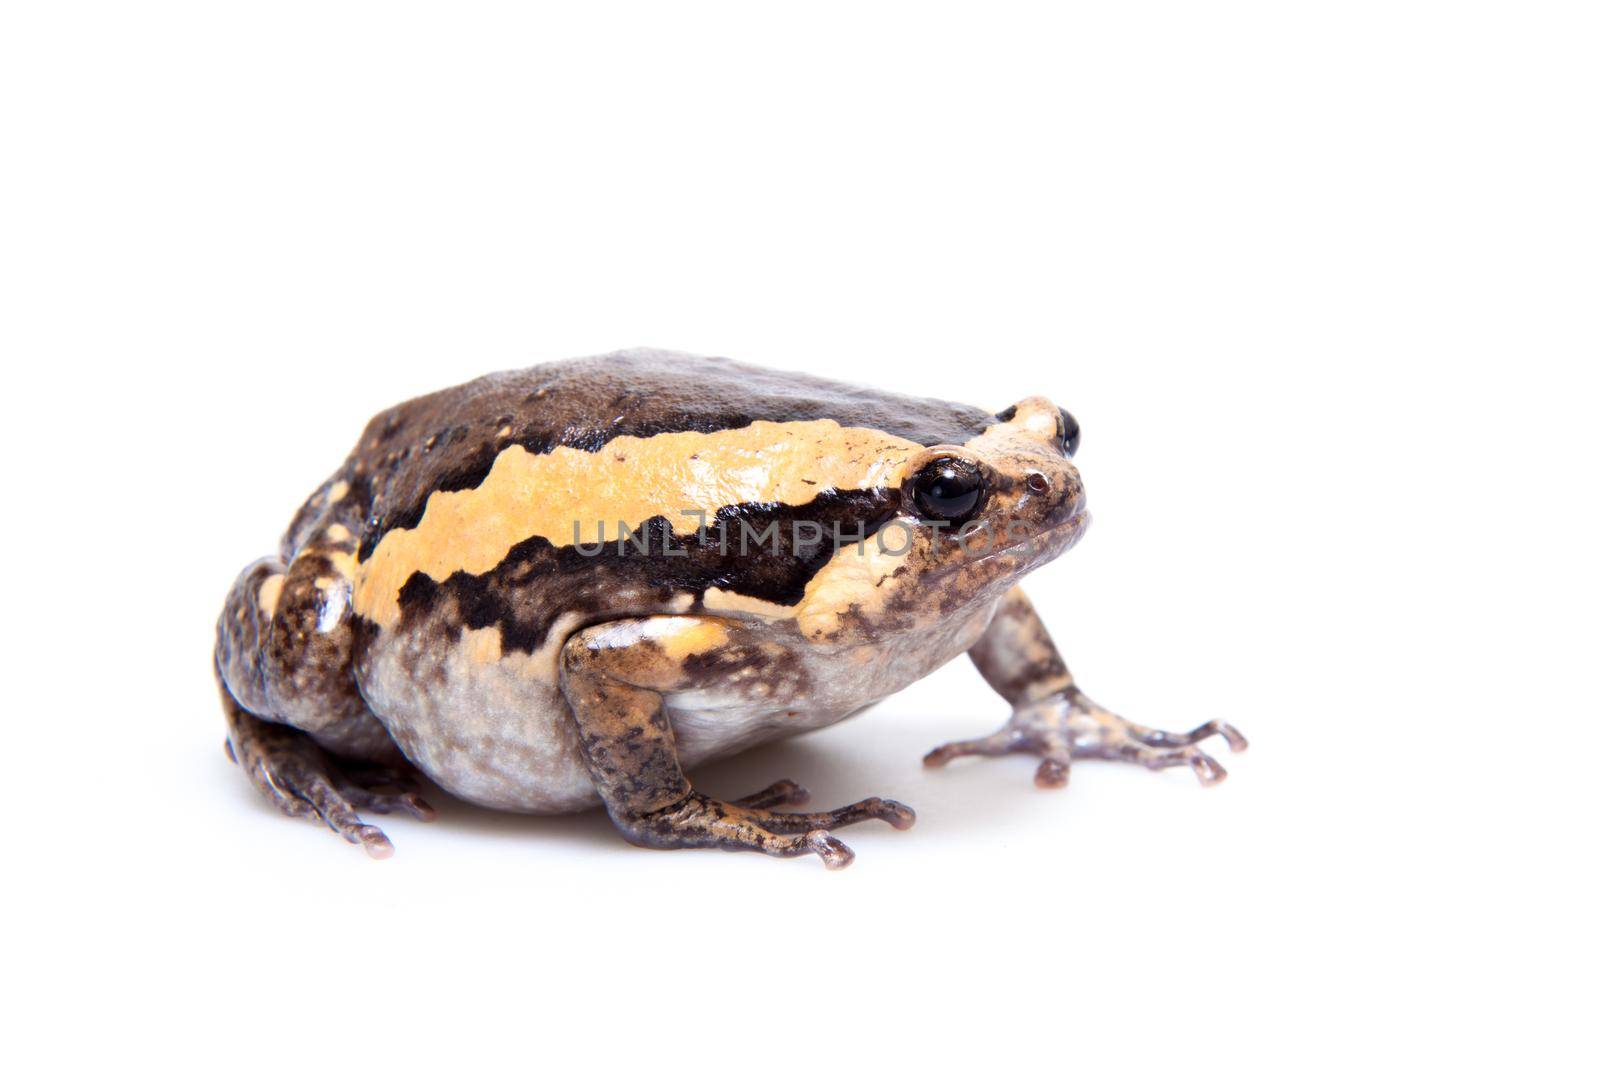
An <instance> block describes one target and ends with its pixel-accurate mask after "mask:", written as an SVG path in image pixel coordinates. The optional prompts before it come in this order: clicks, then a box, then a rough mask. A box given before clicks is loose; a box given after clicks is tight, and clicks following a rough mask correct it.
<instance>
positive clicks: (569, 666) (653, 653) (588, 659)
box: [561, 616, 916, 869]
mask: <svg viewBox="0 0 1600 1067" xmlns="http://www.w3.org/2000/svg"><path fill="white" fill-rule="evenodd" d="M775 654H776V650H774V649H771V648H770V647H768V646H765V645H763V644H762V643H761V641H760V640H759V638H757V637H754V636H751V635H750V634H749V633H747V632H746V631H744V630H743V629H742V628H740V627H739V626H738V624H736V623H732V622H728V621H726V620H720V619H698V618H689V617H684V616H656V617H650V618H644V619H625V620H620V621H617V622H611V623H603V624H601V625H598V626H592V627H589V628H588V629H585V630H582V631H580V632H578V633H577V634H574V635H573V636H572V637H571V638H569V639H568V640H567V643H566V644H565V645H564V646H563V647H562V655H561V691H562V693H563V694H564V695H565V696H566V699H567V703H568V705H569V706H570V707H571V709H572V713H573V717H574V719H575V720H576V721H577V724H578V735H579V743H580V746H581V749H582V752H583V757H584V762H585V765H586V766H587V767H588V769H589V774H590V777H591V778H592V779H593V780H594V784H595V788H596V789H597V790H598V791H599V793H600V796H601V799H602V800H603V801H604V802H605V806H606V812H607V814H609V815H610V816H611V821H612V822H613V823H614V824H616V827H617V829H619V830H621V831H622V834H623V836H625V837H626V838H627V839H628V840H630V841H632V842H633V843H635V844H638V845H646V846H649V847H652V848H723V849H734V850H750V851H755V852H765V853H766V854H768V855H770V856H802V855H807V854H812V853H815V854H816V855H818V856H820V857H821V858H822V861H823V863H825V864H826V865H827V866H828V867H829V868H832V869H837V868H840V867H844V866H847V865H848V864H849V863H850V861H851V860H852V859H854V856H855V854H854V853H853V852H851V851H850V849H849V848H847V847H846V846H845V845H844V843H843V842H841V841H840V840H839V839H838V838H836V837H834V836H833V835H832V834H830V833H828V831H829V830H834V829H838V828H839V827H842V826H849V825H852V824H854V823H858V822H864V821H866V820H868V819H881V820H882V821H884V822H887V823H888V824H889V825H891V826H893V827H895V828H896V829H901V830H903V829H907V828H909V827H910V826H911V824H912V823H913V822H914V821H915V819H916V816H915V814H914V813H913V812H912V811H911V809H910V808H908V807H906V806H905V805H904V804H899V803H896V802H895V801H892V800H884V799H882V798H880V797H872V798H870V799H867V800H863V801H860V802H858V803H855V804H850V805H847V806H846V807H842V808H837V809H835V810H833V811H824V812H775V811H772V810H771V809H772V808H774V807H777V806H779V805H782V804H790V803H800V802H803V801H804V800H805V799H806V794H805V790H803V789H801V788H800V787H799V786H798V785H796V784H795V783H794V782H791V781H788V780H787V779H785V780H784V781H780V782H775V783H773V784H772V785H770V786H768V787H767V788H766V789H763V790H761V791H760V792H759V793H755V794H753V795H751V796H748V797H745V798H744V799H743V800H741V801H737V802H733V803H729V802H727V801H722V800H717V799H714V798H712V797H708V796H706V795H705V794H703V793H699V792H697V791H696V790H695V789H694V788H693V787H692V786H690V784H689V780H688V778H686V777H685V776H684V773H683V769H682V767H681V766H680V765H679V762H678V752H677V746H676V743H675V741H674V738H673V732H672V723H671V720H670V718H669V717H668V714H667V709H666V705H665V701H664V699H663V694H667V693H672V692H683V691H686V690H694V689H709V688H716V687H719V686H724V687H726V686H737V685H739V684H741V683H740V681H739V679H741V678H762V679H763V681H762V682H760V683H756V684H763V685H770V684H771V682H770V676H771V675H772V674H773V673H774V672H773V671H772V670H771V668H772V666H773V664H772V663H771V659H772V658H773V657H774V656H775ZM766 697H767V698H768V699H771V700H772V701H773V703H774V705H775V706H781V704H782V702H783V701H782V694H773V693H770V692H769V693H767V694H766Z"/></svg>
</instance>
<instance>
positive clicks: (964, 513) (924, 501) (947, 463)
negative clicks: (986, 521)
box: [911, 456, 983, 522]
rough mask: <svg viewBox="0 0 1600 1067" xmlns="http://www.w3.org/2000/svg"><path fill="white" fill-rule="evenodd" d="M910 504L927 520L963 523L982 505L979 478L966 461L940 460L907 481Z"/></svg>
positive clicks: (981, 481) (955, 459) (981, 489)
mask: <svg viewBox="0 0 1600 1067" xmlns="http://www.w3.org/2000/svg"><path fill="white" fill-rule="evenodd" d="M911 503H912V504H913V505H914V506H915V507H916V509H917V511H918V512H919V513H920V514H922V515H923V516H925V517H927V518H930V519H944V520H945V521H947V522H965V521H966V520H967V519H970V518H972V516H974V515H976V514H977V513H978V508H979V507H980V506H981V505H982V504H983V475H982V474H980V473H979V472H978V468H977V467H974V466H973V465H972V464H971V463H968V462H967V461H966V460H963V459H957V458H956V457H954V456H945V457H941V458H939V459H936V460H934V461H933V462H932V463H929V464H928V465H927V466H926V467H923V468H922V469H921V470H920V471H918V472H917V473H916V476H915V477H913V478H912V479H911Z"/></svg>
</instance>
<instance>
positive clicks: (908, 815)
mask: <svg viewBox="0 0 1600 1067" xmlns="http://www.w3.org/2000/svg"><path fill="white" fill-rule="evenodd" d="M751 819H752V821H754V822H756V823H758V824H759V825H760V826H761V827H762V828H763V829H766V830H771V831H772V832H773V833H778V834H795V833H805V832H808V831H812V830H837V829H839V828H840V827H841V826H854V825H855V824H856V823H858V822H866V821H867V820H869V819H878V820H880V821H882V822H886V823H888V824H889V825H890V826H892V827H894V828H895V829H896V830H909V829H911V827H912V826H914V825H916V822H917V813H916V812H914V811H912V810H911V809H910V808H909V807H907V806H906V805H904V804H902V803H900V802H899V801H898V800H885V799H884V798H883V797H868V798H867V799H866V800H858V801H856V802H855V803H854V804H846V805H845V806H844V807H842V808H834V809H833V810H832V811H810V812H802V811H797V812H770V813H769V812H758V813H755V814H753V815H752V816H751Z"/></svg>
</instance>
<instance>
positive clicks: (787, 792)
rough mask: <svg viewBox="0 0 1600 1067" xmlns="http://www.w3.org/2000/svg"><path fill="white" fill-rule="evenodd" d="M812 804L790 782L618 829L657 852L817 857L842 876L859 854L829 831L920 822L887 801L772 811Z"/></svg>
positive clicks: (682, 807)
mask: <svg viewBox="0 0 1600 1067" xmlns="http://www.w3.org/2000/svg"><path fill="white" fill-rule="evenodd" d="M807 799H808V794H807V793H806V791H805V789H803V788H802V787H800V786H799V785H796V784H795V783H794V782H792V781H789V780H788V779H784V780H783V781H780V782H775V783H773V784H772V785H770V786H768V787H767V788H765V789H763V790H761V791H760V792H759V793H752V794H751V795H750V796H748V797H745V798H743V799H742V800H739V801H737V802H734V803H729V802H727V801H722V800H716V799H714V798H712V797H708V796H706V795H705V794H703V793H699V792H690V793H689V795H688V796H686V797H684V798H683V799H682V800H680V801H678V802H677V803H675V804H672V805H670V806H668V807H666V808H663V809H661V810H659V811H653V812H649V813H647V814H643V815H632V816H627V817H625V818H623V819H621V820H618V827H619V828H620V829H621V830H622V832H623V833H624V835H625V836H627V838H628V839H629V840H630V841H633V842H634V843H635V844H640V845H647V846H650V847H653V848H725V849H734V850H742V849H749V850H753V851H758V852H765V853H766V854H767V855H769V856H802V855H805V854H806V853H815V854H816V855H818V856H820V857H821V858H822V862H823V863H824V864H826V865H827V867H828V869H829V870H838V869H840V868H843V867H848V866H849V865H850V862H851V861H852V860H854V859H855V853H854V852H852V851H850V848H849V846H847V845H846V844H845V843H844V842H843V841H840V840H839V839H838V838H837V837H834V836H833V835H832V834H830V833H828V831H829V830H836V829H838V828H839V827H841V826H852V825H854V824H855V823H858V822H866V821H867V820H868V819H881V820H882V821H884V822H886V823H888V824H889V825H890V826H893V827H894V828H895V829H896V830H909V829H910V828H911V826H912V824H913V823H915V822H916V819H917V816H916V813H915V812H913V811H912V810H911V809H910V808H908V807H906V806H905V805H904V804H901V803H899V802H897V801H893V800H885V799H883V798H882V797H869V798H868V799H866V800H861V801H857V802H856V803H854V804H847V805H845V806H844V807H842V808H835V809H833V810H832V811H819V812H775V811H772V810H771V809H772V808H774V807H778V806H779V805H783V804H801V803H804V802H805V801H806V800H807Z"/></svg>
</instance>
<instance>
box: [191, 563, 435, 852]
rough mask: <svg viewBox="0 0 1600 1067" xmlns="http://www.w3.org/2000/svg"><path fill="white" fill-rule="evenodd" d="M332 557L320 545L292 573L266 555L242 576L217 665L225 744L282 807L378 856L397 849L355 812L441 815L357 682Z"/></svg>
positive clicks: (342, 586) (220, 636)
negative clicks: (426, 797)
mask: <svg viewBox="0 0 1600 1067" xmlns="http://www.w3.org/2000/svg"><path fill="white" fill-rule="evenodd" d="M333 556H334V553H332V552H323V551H317V550H316V549H315V548H313V550H311V551H308V552H303V553H301V554H298V555H297V556H296V557H295V561H294V563H292V564H291V565H289V566H288V567H287V568H286V567H285V566H284V565H283V562H282V561H281V560H279V559H264V560H259V561H257V562H256V563H253V564H251V565H250V566H249V567H247V568H246V569H245V571H244V573H242V574H241V575H240V576H239V578H238V580H237V581H236V582H235V583H234V587H233V591H232V592H231V593H230V594H229V596H228V601H227V604H226V605H225V606H224V608H223V612H222V616H221V618H220V619H219V620H218V624H217V649H216V664H215V666H216V674H217V683H218V687H219V689H220V690H221V695H222V709H223V716H224V718H225V719H226V721H227V727H228V740H227V742H226V751H227V754H228V756H229V757H230V758H232V759H233V760H234V762H236V763H238V764H239V766H240V767H241V768H243V770H244V771H245V773H246V774H247V775H249V777H250V780H251V782H252V783H253V784H254V785H255V786H256V788H257V789H258V790H259V791H260V792H261V794H262V795H263V796H265V797H266V798H267V799H268V800H269V801H271V802H272V804H273V805H274V806H276V807H277V808H278V810H279V811H282V812H284V813H285V814H287V815H292V816H296V817H304V818H309V819H313V820H316V821H319V822H322V823H324V824H326V825H327V826H328V827H329V828H330V829H332V830H333V831H335V832H336V833H338V834H339V835H340V836H341V837H343V838H344V839H345V840H347V841H350V842H352V843H356V844H360V845H362V846H364V847H365V848H366V850H367V852H368V853H369V854H370V855H372V856H375V857H380V858H381V857H384V856H387V855H389V854H391V853H392V852H393V851H394V848H393V846H392V845H391V844H390V843H389V839H388V838H387V837H386V836H385V835H384V833H383V831H381V830H379V829H378V828H377V827H375V826H370V825H367V824H366V823H363V822H362V821H361V819H360V818H359V817H358V816H357V815H356V810H357V809H361V808H364V809H366V810H368V811H375V812H379V813H384V812H391V811H405V812H409V813H410V814H412V815H415V816H416V817H418V818H421V819H429V818H432V817H433V810H432V809H431V808H430V807H429V806H428V804H427V802H426V801H424V800H423V799H422V797H421V796H420V795H419V794H418V792H417V788H416V785H415V783H414V782H412V781H411V779H410V777H409V776H408V775H406V774H405V773H404V772H403V771H400V770H397V769H395V766H393V765H403V762H404V761H403V760H402V759H401V758H400V755H399V751H398V749H396V747H395V745H394V742H393V741H392V740H391V739H390V737H389V735H388V733H387V732H386V731H385V730H384V728H383V726H382V724H381V723H379V722H378V720H377V719H376V718H375V717H374V716H373V715H372V714H371V713H370V712H369V711H368V710H367V707H366V704H365V702H364V701H363V700H362V699H361V695H360V693H359V692H358V691H357V689H356V684H355V679H354V677H353V675H352V673H351V671H350V658H351V653H352V649H353V647H354V634H353V632H352V628H351V624H350V619H349V615H348V596H349V588H348V580H347V579H346V578H345V576H344V572H343V571H342V570H341V568H340V566H339V565H338V561H337V559H336V558H332V557H333ZM386 764H387V765H386Z"/></svg>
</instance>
